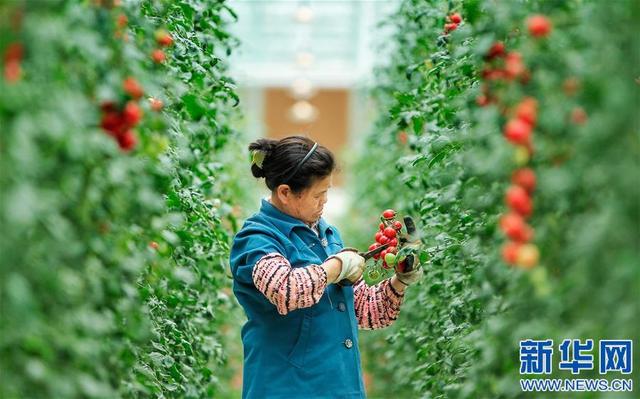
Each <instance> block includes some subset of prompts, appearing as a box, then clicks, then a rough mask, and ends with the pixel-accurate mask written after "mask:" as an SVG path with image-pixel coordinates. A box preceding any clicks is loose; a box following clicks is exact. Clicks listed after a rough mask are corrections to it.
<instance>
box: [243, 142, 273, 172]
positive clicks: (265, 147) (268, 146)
mask: <svg viewBox="0 0 640 399" xmlns="http://www.w3.org/2000/svg"><path fill="white" fill-rule="evenodd" d="M277 144H278V140H273V139H258V140H256V141H254V142H253V143H251V144H249V151H260V152H262V153H264V156H263V158H262V163H261V165H262V167H260V166H258V165H257V164H256V163H252V164H251V173H252V174H253V176H254V177H255V178H261V177H266V173H265V165H264V160H265V159H266V158H267V157H268V156H269V154H270V153H271V152H272V151H273V150H274V149H275V147H276V145H277Z"/></svg>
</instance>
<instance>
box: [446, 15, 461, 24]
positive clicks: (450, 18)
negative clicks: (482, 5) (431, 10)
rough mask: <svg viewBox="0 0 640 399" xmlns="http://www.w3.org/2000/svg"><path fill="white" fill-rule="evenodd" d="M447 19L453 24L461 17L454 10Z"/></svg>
mask: <svg viewBox="0 0 640 399" xmlns="http://www.w3.org/2000/svg"><path fill="white" fill-rule="evenodd" d="M449 20H450V21H451V22H453V23H455V24H459V23H460V22H462V17H461V16H460V14H459V13H457V12H456V13H454V14H451V15H450V16H449Z"/></svg>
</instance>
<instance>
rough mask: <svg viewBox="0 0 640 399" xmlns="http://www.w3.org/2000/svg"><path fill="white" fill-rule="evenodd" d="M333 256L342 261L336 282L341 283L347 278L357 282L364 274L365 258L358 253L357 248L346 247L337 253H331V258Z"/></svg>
mask: <svg viewBox="0 0 640 399" xmlns="http://www.w3.org/2000/svg"><path fill="white" fill-rule="evenodd" d="M331 258H336V259H339V260H340V262H341V263H342V269H341V270H340V275H339V276H338V277H337V278H336V280H335V282H337V283H339V282H340V281H342V280H344V279H345V278H346V279H348V280H350V281H351V282H355V281H357V280H358V279H359V278H360V276H362V273H363V272H364V264H365V260H364V258H363V257H362V256H360V255H358V252H357V250H353V249H351V248H346V249H343V250H342V251H340V252H338V253H337V254H335V255H331V256H330V257H329V259H331Z"/></svg>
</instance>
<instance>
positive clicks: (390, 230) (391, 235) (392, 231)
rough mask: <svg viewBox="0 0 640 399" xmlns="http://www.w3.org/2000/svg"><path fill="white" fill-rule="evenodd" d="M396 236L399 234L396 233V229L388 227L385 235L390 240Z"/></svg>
mask: <svg viewBox="0 0 640 399" xmlns="http://www.w3.org/2000/svg"><path fill="white" fill-rule="evenodd" d="M396 234H398V233H397V232H396V229H394V228H393V227H387V228H386V229H384V235H385V236H387V237H389V238H394V237H395V236H396Z"/></svg>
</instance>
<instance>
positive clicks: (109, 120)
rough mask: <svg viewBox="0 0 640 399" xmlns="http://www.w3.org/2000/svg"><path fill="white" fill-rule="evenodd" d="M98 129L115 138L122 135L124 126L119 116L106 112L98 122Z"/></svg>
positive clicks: (115, 113)
mask: <svg viewBox="0 0 640 399" xmlns="http://www.w3.org/2000/svg"><path fill="white" fill-rule="evenodd" d="M100 127H101V128H103V129H104V130H105V131H106V132H107V133H109V135H111V136H114V137H117V136H119V135H120V134H122V133H124V131H125V130H126V124H125V122H124V120H123V119H122V117H121V116H120V114H119V113H118V112H115V111H106V112H105V113H103V114H102V119H101V120H100Z"/></svg>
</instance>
